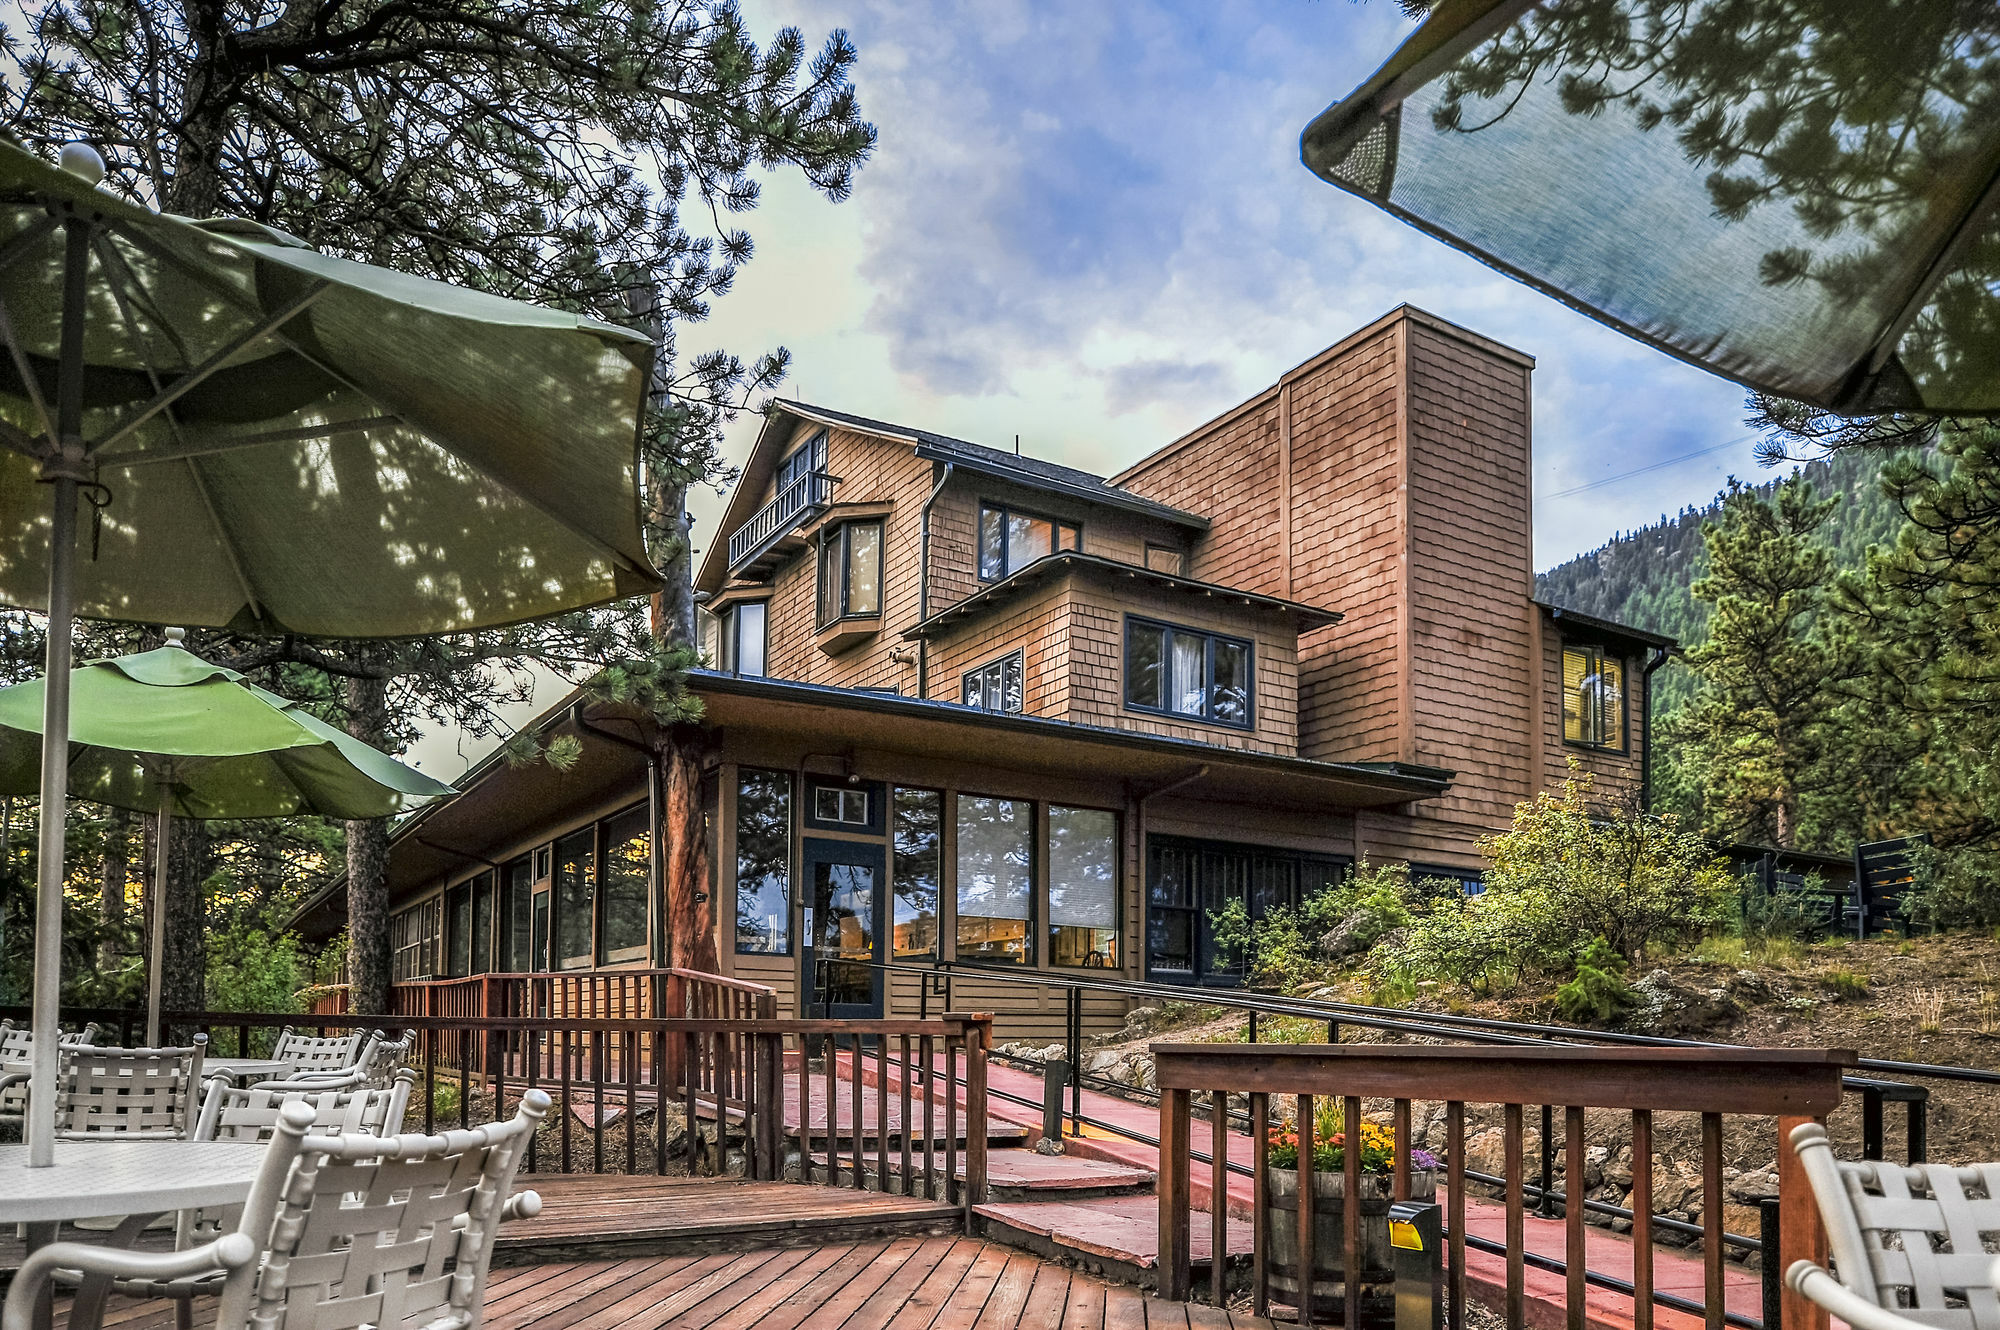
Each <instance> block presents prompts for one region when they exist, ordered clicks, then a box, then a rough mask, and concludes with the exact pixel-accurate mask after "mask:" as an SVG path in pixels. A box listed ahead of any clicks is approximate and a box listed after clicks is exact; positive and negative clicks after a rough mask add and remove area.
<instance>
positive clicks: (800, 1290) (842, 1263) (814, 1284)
mask: <svg viewBox="0 0 2000 1330" xmlns="http://www.w3.org/2000/svg"><path fill="white" fill-rule="evenodd" d="M882 1247H883V1244H882V1243H879V1242H864V1243H859V1244H857V1245H855V1246H853V1247H850V1248H848V1249H847V1252H846V1254H845V1255H843V1256H842V1257H841V1258H840V1259H839V1260H837V1261H835V1262H834V1263H833V1264H832V1265H830V1266H828V1267H826V1268H825V1269H824V1270H821V1271H820V1272H819V1273H818V1274H816V1275H814V1276H813V1277H812V1278H811V1279H809V1280H807V1281H805V1282H804V1283H802V1284H798V1285H797V1286H796V1287H793V1288H791V1289H789V1290H788V1291H787V1292H786V1293H785V1295H784V1297H782V1298H780V1299H779V1300H778V1303H777V1305H776V1306H774V1307H772V1308H771V1309H770V1310H769V1311H767V1312H765V1313H764V1314H763V1315H762V1316H760V1317H758V1318H757V1319H756V1320H755V1322H753V1323H752V1322H746V1323H743V1327H742V1330H748V1326H749V1325H750V1324H755V1325H756V1327H757V1330H797V1326H798V1324H799V1322H801V1321H803V1320H805V1319H806V1317H808V1316H811V1315H812V1314H813V1312H814V1311H815V1310H816V1309H817V1308H818V1307H819V1306H820V1304H822V1303H824V1302H825V1301H826V1300H827V1299H828V1298H831V1297H833V1296H834V1295H835V1294H836V1293H838V1292H840V1290H841V1289H843V1288H845V1287H847V1284H848V1281H849V1280H851V1279H853V1278H854V1277H855V1276H856V1275H857V1274H860V1273H861V1272H862V1271H863V1270H865V1269H867V1268H868V1266H869V1263H870V1262H872V1261H873V1260H874V1259H875V1258H876V1257H877V1256H879V1255H880V1254H881V1251H882ZM740 1310H741V1309H740V1308H739V1309H738V1311H739V1312H740ZM715 1324H716V1326H717V1327H720V1328H723V1330H729V1328H732V1327H736V1326H737V1325H738V1314H737V1313H736V1312H732V1313H730V1314H729V1315H728V1316H725V1317H723V1318H722V1319H721V1320H719V1321H717V1322H716V1323H715Z"/></svg>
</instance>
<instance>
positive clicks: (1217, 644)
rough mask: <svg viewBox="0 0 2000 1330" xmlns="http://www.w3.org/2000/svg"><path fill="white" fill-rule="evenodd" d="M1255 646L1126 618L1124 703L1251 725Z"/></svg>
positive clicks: (1130, 707) (1158, 711) (1132, 708)
mask: <svg viewBox="0 0 2000 1330" xmlns="http://www.w3.org/2000/svg"><path fill="white" fill-rule="evenodd" d="M1253 663H1254V662H1253V660H1252V654H1251V649H1250V644H1249V643H1248V642H1245V641H1243V640H1241V639H1239V638H1234V637H1224V636H1222V635H1221V634H1219V633H1208V632H1202V631H1201V630H1199V629H1195V628H1180V627H1176V626H1174V625H1173V624H1166V623H1154V622H1152V621H1151V620H1147V619H1127V620H1126V621H1125V707H1126V709H1127V710H1129V711H1149V712H1154V713H1156V714H1159V715H1164V716H1183V717H1186V718H1187V719H1189V720H1200V721H1208V722H1211V723H1213V724H1216V725H1235V726H1239V727H1241V728H1243V729H1248V728H1249V727H1250V723H1251V705H1250V690H1251V687H1252V683H1253V680H1254V679H1255V678H1256V674H1255V671H1254V669H1253Z"/></svg>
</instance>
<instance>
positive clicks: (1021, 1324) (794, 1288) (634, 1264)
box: [56, 1236, 1271, 1330]
mask: <svg viewBox="0 0 2000 1330" xmlns="http://www.w3.org/2000/svg"><path fill="white" fill-rule="evenodd" d="M64 1301H65V1302H66V1301H67V1300H66V1299H65V1300H64ZM64 1312H65V1308H64V1306H63V1304H62V1303H59V1304H58V1306H57V1315H56V1325H57V1326H58V1327H63V1330H66V1321H65V1319H64ZM214 1317H215V1303H214V1302H213V1301H212V1300H210V1299H202V1300H201V1301H199V1302H197V1303H196V1311H195V1325H196V1326H197V1327H201V1326H208V1325H212V1324H213V1322H214ZM105 1325H106V1326H107V1327H112V1326H115V1327H117V1328H118V1330H171V1327H172V1325H173V1312H172V1308H171V1307H170V1305H169V1304H167V1303H163V1302H141V1301H137V1300H133V1299H125V1298H114V1299H113V1300H112V1303H111V1306H110V1308H109V1310H108V1311H107V1313H106V1316H105ZM485 1325H486V1326H487V1327H488V1330H530V1327H533V1328H534V1330H669V1327H671V1330H1271V1323H1270V1322H1268V1321H1263V1320H1259V1319H1257V1318H1255V1317H1250V1316H1244V1315H1241V1314H1237V1313H1229V1312H1222V1311H1218V1310H1216V1309H1214V1308H1211V1307H1205V1306H1202V1305H1200V1304H1197V1303H1185V1304H1184V1303H1175V1302H1161V1301H1160V1300H1158V1299H1157V1298H1150V1297H1146V1296H1144V1295H1142V1294H1141V1293H1139V1292H1138V1291H1137V1290H1136V1289H1131V1288H1126V1287H1124V1286H1122V1285H1117V1284H1107V1283H1105V1282H1104V1281H1103V1280H1101V1279H1098V1278H1096V1277H1095V1276H1092V1275H1087V1274H1084V1273H1082V1272H1080V1271H1076V1270H1072V1269H1069V1268H1068V1267H1066V1266H1062V1265H1057V1264H1055V1263H1053V1262H1050V1261H1044V1260H1041V1259H1040V1258H1039V1257H1035V1256H1031V1255H1029V1254H1027V1253H1026V1252H1021V1251H1016V1250H1014V1249H1012V1248H1009V1247H1003V1246H1001V1245H999V1244H998V1243H993V1242H986V1241H983V1240H981V1239H978V1238H965V1237H951V1236H944V1237H915V1236H912V1237H902V1238H892V1239H888V1240H877V1241H872V1242H861V1243H828V1244H824V1245H818V1246H810V1247H788V1248H768V1247H767V1248H757V1249H753V1250H749V1251H736V1252H714V1253H709V1254H697V1253H683V1254H680V1255H676V1256H659V1257H640V1258H634V1259H629V1260H603V1261H584V1262H567V1263H566V1262H547V1263H543V1264H538V1265H526V1266H515V1267H510V1268H507V1269H498V1270H495V1271H494V1272H493V1274H492V1277H491V1279H490V1280H489V1281H488V1283H487V1288H486V1319H485Z"/></svg>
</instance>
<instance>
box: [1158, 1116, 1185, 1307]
mask: <svg viewBox="0 0 2000 1330" xmlns="http://www.w3.org/2000/svg"><path fill="white" fill-rule="evenodd" d="M1191 1143H1192V1142H1191V1128H1190V1126H1189V1122H1188V1092H1187V1091H1186V1090H1179V1089H1167V1088H1165V1087H1162V1088H1161V1090H1160V1180H1159V1189H1160V1296H1161V1297H1163V1298H1167V1299H1169V1300H1171V1301H1175V1302H1185V1301H1187V1298H1188V1293H1189V1291H1190V1289H1191V1287H1192V1284H1193V1278H1192V1276H1191V1274H1190V1272H1189V1269H1188V1246H1189V1240H1190V1237H1191V1234H1190V1232H1189V1228H1190V1223H1191V1221H1190V1218H1189V1215H1188V1205H1189V1202H1190V1200H1191V1199H1192V1196H1191V1190H1190V1186H1189V1183H1190V1181H1191V1179H1190V1177H1189V1173H1190V1170H1191V1168H1192V1167H1193V1163H1192V1161H1191V1160H1190V1158H1189V1156H1188V1149H1189V1146H1190V1144H1191Z"/></svg>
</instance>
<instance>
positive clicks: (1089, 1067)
mask: <svg viewBox="0 0 2000 1330" xmlns="http://www.w3.org/2000/svg"><path fill="white" fill-rule="evenodd" d="M1119 1061H1120V1059H1119V1057H1118V1055H1117V1054H1116V1053H1107V1052H1105V1051H1104V1050H1102V1049H1100V1050H1098V1051H1097V1052H1095V1053H1090V1054H1086V1055H1085V1057H1084V1059H1083V1069H1084V1071H1085V1072H1087V1073H1089V1074H1090V1075H1092V1076H1103V1077H1106V1078H1107V1079H1113V1080H1115V1079H1117V1078H1116V1077H1113V1076H1112V1075H1111V1072H1112V1070H1113V1069H1114V1068H1116V1067H1117V1066H1118V1063H1119Z"/></svg>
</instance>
